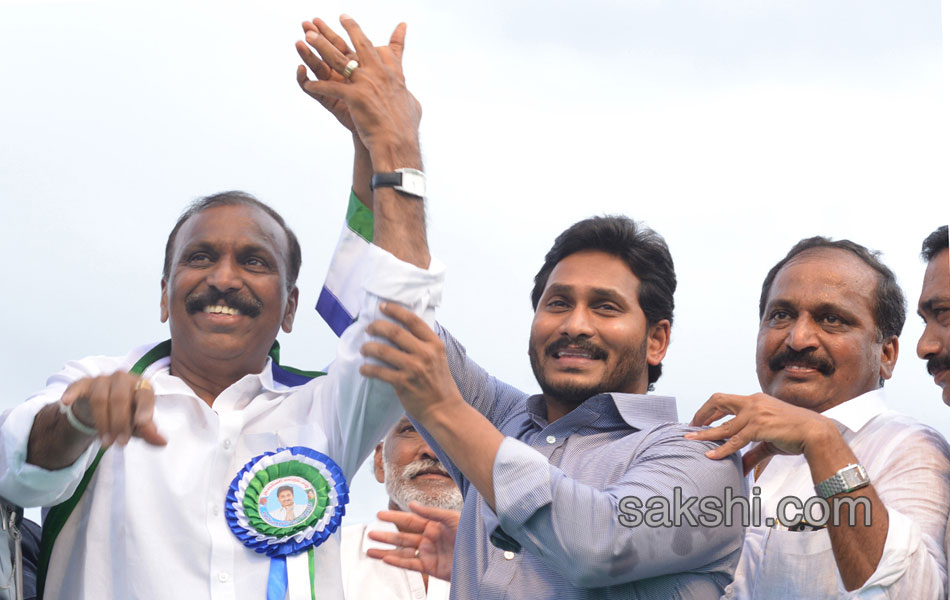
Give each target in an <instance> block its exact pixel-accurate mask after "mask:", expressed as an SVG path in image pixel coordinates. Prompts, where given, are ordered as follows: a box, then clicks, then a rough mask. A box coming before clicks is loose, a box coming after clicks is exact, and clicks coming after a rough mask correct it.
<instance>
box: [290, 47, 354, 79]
mask: <svg viewBox="0 0 950 600" xmlns="http://www.w3.org/2000/svg"><path fill="white" fill-rule="evenodd" d="M294 48H296V49H297V54H298V55H300V60H302V61H303V62H304V63H305V64H306V65H307V66H308V67H310V70H311V71H312V72H313V74H314V75H316V77H317V79H320V80H321V81H327V80H330V79H332V77H333V75H334V73H335V71H334V70H333V69H331V68H330V66H329V65H327V63H325V62H323V61H322V60H320V59H319V58H318V57H317V55H316V54H314V53H313V52H311V51H310V47H309V46H307V44H305V43H304V42H297V43H296V44H294ZM300 71H301V70H300V68H299V67H298V69H297V83H300V85H301V87H303V83H302V82H301V76H300ZM341 78H342V76H341ZM303 79H304V81H309V79H308V78H307V70H306V69H303Z"/></svg>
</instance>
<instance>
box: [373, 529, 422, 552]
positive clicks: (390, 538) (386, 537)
mask: <svg viewBox="0 0 950 600" xmlns="http://www.w3.org/2000/svg"><path fill="white" fill-rule="evenodd" d="M369 539H371V540H374V541H377V542H383V543H384V544H392V545H393V546H399V547H400V549H403V548H406V549H409V555H410V556H415V553H416V548H418V547H419V542H421V541H422V536H421V535H419V534H418V533H403V532H401V531H375V530H370V532H369Z"/></svg>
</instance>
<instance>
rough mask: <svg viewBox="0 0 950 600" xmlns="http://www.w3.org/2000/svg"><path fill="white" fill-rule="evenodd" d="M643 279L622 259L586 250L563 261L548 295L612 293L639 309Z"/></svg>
mask: <svg viewBox="0 0 950 600" xmlns="http://www.w3.org/2000/svg"><path fill="white" fill-rule="evenodd" d="M639 289H640V279H639V278H638V277H637V276H636V275H634V274H633V271H631V270H630V267H628V266H627V263H626V262H624V260H623V259H622V258H620V257H619V256H615V255H613V254H610V253H607V252H603V251H601V250H582V251H580V252H575V253H574V254H571V255H569V256H566V257H564V258H563V259H561V261H560V262H559V263H557V264H556V265H555V266H554V269H552V270H551V274H550V275H549V276H548V281H547V284H546V285H545V287H544V295H550V294H551V293H557V292H560V291H570V292H572V293H575V294H581V293H598V292H609V293H613V294H619V295H621V296H623V297H625V298H626V299H627V300H629V301H630V302H631V303H632V304H634V305H639V302H638V301H637V293H638V291H639Z"/></svg>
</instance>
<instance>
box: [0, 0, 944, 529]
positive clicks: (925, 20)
mask: <svg viewBox="0 0 950 600" xmlns="http://www.w3.org/2000/svg"><path fill="white" fill-rule="evenodd" d="M316 11H319V12H316ZM341 12H346V13H348V14H351V15H352V16H354V17H355V18H356V19H357V20H358V21H359V22H360V23H361V24H362V25H363V26H364V29H365V30H366V31H367V33H368V34H369V35H370V37H371V39H373V40H374V41H376V42H378V43H383V42H384V41H386V40H387V39H388V36H389V33H390V32H391V30H392V28H393V27H394V26H395V24H396V23H398V22H399V21H400V20H405V21H407V22H408V23H409V30H408V36H407V49H406V55H405V65H406V73H407V81H408V85H409V87H410V89H411V90H413V91H414V93H415V94H416V96H417V97H418V98H419V100H420V101H421V102H422V104H423V108H424V117H423V126H422V142H423V151H424V155H425V162H426V171H427V173H428V177H429V200H428V202H429V226H430V246H431V248H432V251H433V254H435V255H437V256H438V257H439V258H441V259H442V261H443V262H445V263H446V264H447V265H448V267H449V272H448V280H447V285H446V292H445V295H444V301H443V307H442V308H441V309H440V320H441V321H442V322H443V323H444V324H446V325H447V326H448V327H449V328H450V329H451V330H452V331H453V332H454V333H455V334H456V336H457V337H458V338H459V339H461V340H462V341H463V342H464V343H465V344H466V345H467V347H468V349H469V352H470V354H471V355H472V356H473V357H474V358H476V359H477V360H478V361H480V362H481V363H482V364H483V365H484V366H485V367H486V368H488V369H489V370H490V371H492V372H493V373H494V374H495V375H497V376H499V377H501V378H502V379H505V380H508V381H510V382H511V383H514V384H516V385H519V386H521V387H523V388H524V389H526V390H529V391H535V390H536V385H535V382H534V379H533V377H532V375H531V371H530V368H529V365H528V360H527V356H526V348H527V334H528V327H529V324H530V319H531V310H530V303H529V301H528V294H529V290H530V284H531V279H532V277H533V276H534V273H535V272H536V271H537V269H538V267H539V266H540V264H541V260H542V257H543V255H544V253H545V251H546V250H547V249H548V247H549V246H550V244H551V242H552V241H553V239H554V237H555V236H556V235H557V234H558V233H559V232H560V231H561V230H563V229H564V228H565V227H567V226H568V225H570V224H571V223H573V222H574V221H576V220H578V219H581V218H584V217H587V216H590V215H593V214H604V213H624V214H627V215H630V216H631V217H633V218H635V219H638V220H643V221H645V222H646V223H647V224H648V225H650V226H651V227H653V228H655V229H656V230H657V231H659V232H660V233H661V234H663V235H664V236H665V237H666V239H667V241H668V243H669V245H670V248H671V251H672V253H673V257H674V260H675V262H676V268H677V274H678V277H679V282H680V284H679V289H678V291H677V294H676V321H675V325H674V328H673V341H672V345H671V347H670V351H669V354H668V355H667V358H666V360H665V361H664V375H663V378H662V379H661V380H660V382H659V383H658V385H657V393H660V394H666V395H675V396H677V398H678V400H679V406H680V408H679V410H680V417H681V418H682V419H683V420H689V418H690V417H691V416H692V414H693V412H694V411H695V409H696V408H698V407H699V405H700V404H702V402H704V401H705V400H706V399H707V398H708V397H709V395H710V394H711V393H713V392H718V391H721V392H729V393H743V394H744V393H753V392H755V391H758V384H757V380H756V377H755V371H754V351H755V337H756V331H757V321H758V319H757V301H758V295H759V287H760V285H761V280H762V278H763V276H764V275H765V273H766V271H767V270H768V268H769V267H770V266H771V265H772V264H774V263H775V262H776V261H777V260H778V259H780V258H781V257H782V256H783V255H784V254H785V252H786V251H787V250H788V248H789V247H790V246H791V245H792V244H794V242H796V241H797V240H799V239H800V238H802V237H808V236H811V235H816V234H820V235H828V236H832V237H836V238H841V237H847V238H851V239H853V240H855V241H857V242H860V243H862V244H865V245H867V246H869V247H871V248H875V249H879V250H881V251H882V252H883V253H884V259H885V261H886V262H887V263H888V264H889V265H890V266H891V267H892V268H893V269H894V270H895V271H896V273H897V275H898V278H899V280H900V282H901V284H902V285H903V287H904V289H905V292H906V294H907V297H908V302H909V304H910V306H911V311H910V314H909V316H908V319H907V325H906V326H905V329H904V333H903V335H902V336H901V339H900V342H901V348H900V350H901V351H900V360H899V362H898V365H897V369H896V372H895V375H894V379H892V380H891V381H890V382H888V384H887V391H888V401H889V404H890V405H891V407H892V408H895V409H897V410H901V411H904V412H907V413H909V414H911V415H913V416H915V417H917V418H918V419H921V420H923V421H925V422H928V423H931V424H933V425H934V426H935V427H936V428H937V429H939V430H940V431H941V432H943V433H944V434H945V435H950V408H948V407H945V406H944V405H943V404H942V403H941V401H940V395H939V390H938V388H937V387H936V386H935V385H934V384H933V381H932V379H931V378H930V377H929V376H928V375H927V374H926V372H925V370H924V367H923V362H922V361H920V360H919V359H918V358H917V357H916V355H915V346H916V342H917V338H918V337H919V335H920V332H921V330H922V326H921V323H920V319H919V318H918V317H917V316H916V314H914V313H915V308H916V303H917V297H918V295H919V293H920V284H921V278H922V276H923V271H924V265H923V264H922V263H921V262H920V259H919V258H918V253H919V250H920V242H921V240H922V239H923V238H924V237H925V236H926V235H927V234H928V233H929V232H931V231H932V230H933V229H935V228H936V227H937V226H938V225H939V224H943V223H947V222H948V214H950V211H948V208H947V206H948V202H947V197H948V194H947V192H948V189H947V172H948V165H950V160H948V159H950V153H948V148H947V139H948V137H947V133H948V128H947V119H946V117H947V115H946V106H947V101H946V98H945V97H944V95H943V94H944V91H943V80H944V78H945V73H944V68H943V65H944V63H945V62H946V60H945V59H944V57H945V51H944V50H942V47H941V6H940V3H939V2H938V1H937V0H906V1H904V2H893V1H892V0H852V1H839V2H827V1H819V0H799V1H795V2H784V1H782V2H775V1H760V2H756V1H740V0H716V1H699V0H693V1H684V0H663V1H658V0H647V1H638V2H630V1H621V0H615V1H598V0H595V1H593V2H590V3H586V4H585V5H584V6H581V5H580V3H576V2H564V1H546V2H502V1H496V0H484V1H482V2H478V3H464V4H463V3H453V2H436V1H434V0H431V1H410V2H401V3H395V2H383V1H380V0H377V1H375V2H339V1H334V2H320V3H305V2H300V1H297V0H293V1H287V0H285V1H282V2H274V3H262V2H248V1H245V0H239V1H229V2H217V1H213V2H212V1H203V2H200V3H197V2H192V3H184V2H180V1H163V2H154V3H153V2H128V1H125V2H117V1H108V2H80V1H62V2H55V3H54V2H43V1H38V0H21V1H10V0H0V90H2V94H0V140H2V141H0V201H2V207H3V219H0V240H2V241H0V244H2V249H3V255H4V256H6V257H7V258H8V259H9V260H10V262H9V263H8V270H7V274H6V277H5V293H4V297H5V299H4V301H3V303H4V304H3V306H4V310H3V311H2V316H0V320H2V321H0V322H2V333H3V337H4V340H5V343H4V344H3V345H2V346H0V365H2V366H0V369H2V372H0V376H2V378H3V380H4V381H5V382H7V392H6V394H4V396H3V398H2V400H0V407H2V408H5V407H9V406H12V405H14V404H16V403H18V402H20V401H22V400H23V399H25V398H26V397H27V396H28V395H29V394H30V393H32V392H33V391H35V390H37V389H39V388H41V387H42V386H43V384H44V381H45V379H46V377H47V376H48V375H50V374H51V373H53V372H55V371H57V370H58V369H59V368H60V367H61V366H62V364H63V362H64V361H66V360H68V359H71V358H79V357H83V356H87V355H90V354H125V353H126V352H127V351H128V350H129V349H130V348H132V347H133V346H137V345H140V344H143V343H145V342H149V341H159V340H161V339H164V338H165V337H167V329H166V327H165V326H164V325H162V324H161V323H159V320H158V316H159V311H158V301H159V280H160V274H161V265H162V250H163V247H164V241H165V237H166V236H167V233H168V231H169V230H170V228H171V226H172V225H173V224H174V221H175V219H176V218H177V215H178V214H179V212H180V211H181V210H182V208H183V207H184V206H185V205H186V204H187V203H188V202H189V201H190V200H192V199H194V198H196V197H199V196H203V195H206V194H210V193H214V192H218V191H223V190H229V189H241V190H246V191H249V192H251V193H254V194H255V195H257V196H258V197H260V198H261V199H263V200H265V201H266V202H268V203H270V204H272V205H273V206H275V207H276V208H277V209H278V210H279V211H280V212H282V213H283V214H284V216H285V217H286V218H287V219H288V221H289V222H290V223H291V224H292V226H293V227H294V228H295V229H296V231H297V233H298V235H299V236H300V238H301V242H302V245H303V249H304V267H303V270H302V274H301V278H300V282H299V283H300V287H301V308H300V310H299V312H298V315H297V320H296V323H295V331H294V333H293V334H292V335H290V336H286V335H282V337H281V338H280V340H281V343H282V345H283V348H284V351H283V356H284V362H286V363H288V364H292V365H295V366H298V367H302V368H318V367H321V366H323V365H325V364H326V363H327V362H328V361H329V360H331V359H332V356H333V349H334V342H335V339H334V337H333V335H332V334H331V332H330V330H329V329H328V328H327V327H326V326H325V325H324V324H323V323H322V321H320V320H319V318H318V317H317V315H316V313H314V312H313V311H312V310H311V307H312V306H313V304H314V303H315V301H316V298H317V294H318V292H319V289H320V286H321V284H322V281H323V276H324V273H325V267H326V264H327V260H328V258H329V256H330V252H331V251H332V248H333V246H334V244H335V242H336V239H337V235H338V233H339V231H340V226H341V224H342V220H343V215H344V212H345V207H346V199H347V193H348V187H349V181H350V165H351V162H350V161H351V146H350V143H349V136H348V134H347V133H346V132H345V131H344V130H343V129H342V128H341V127H340V126H339V125H338V124H337V123H336V121H335V120H334V119H333V118H332V117H330V116H329V115H327V114H325V113H324V112H323V109H322V108H321V107H320V106H319V105H318V104H317V103H316V102H314V101H313V100H311V99H310V98H309V97H307V96H305V95H304V94H303V93H302V92H301V91H300V90H299V88H298V87H297V84H296V82H295V80H294V70H295V67H296V65H297V64H298V62H299V59H298V57H297V55H296V53H295V51H294V48H293V44H294V41H296V40H297V39H300V38H301V33H300V27H299V24H300V21H301V20H303V19H309V18H312V17H315V16H320V17H323V18H324V19H325V20H327V21H328V22H330V23H334V24H335V23H336V18H337V16H338V15H339V14H340V13H341ZM944 12H946V11H944ZM944 29H946V27H945V28H944ZM355 488H356V489H355V492H354V494H353V498H354V503H353V506H352V507H351V510H350V514H351V515H352V517H351V518H352V519H353V520H363V519H366V518H368V516H370V515H371V514H372V512H373V511H374V510H375V509H376V508H382V507H383V505H384V504H385V497H384V494H383V492H382V486H378V485H377V484H375V482H372V481H371V480H370V479H369V477H367V476H366V475H365V474H364V475H361V476H358V477H357V481H356V484H355Z"/></svg>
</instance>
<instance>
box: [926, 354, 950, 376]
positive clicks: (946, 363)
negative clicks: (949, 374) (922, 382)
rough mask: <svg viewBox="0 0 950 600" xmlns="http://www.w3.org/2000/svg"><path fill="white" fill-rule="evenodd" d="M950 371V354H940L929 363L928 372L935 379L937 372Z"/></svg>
mask: <svg viewBox="0 0 950 600" xmlns="http://www.w3.org/2000/svg"><path fill="white" fill-rule="evenodd" d="M948 369H950V354H938V355H937V356H933V357H931V358H930V359H929V360H928V361H927V372H928V373H930V376H931V377H933V376H934V375H936V374H937V371H946V370H948Z"/></svg>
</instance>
